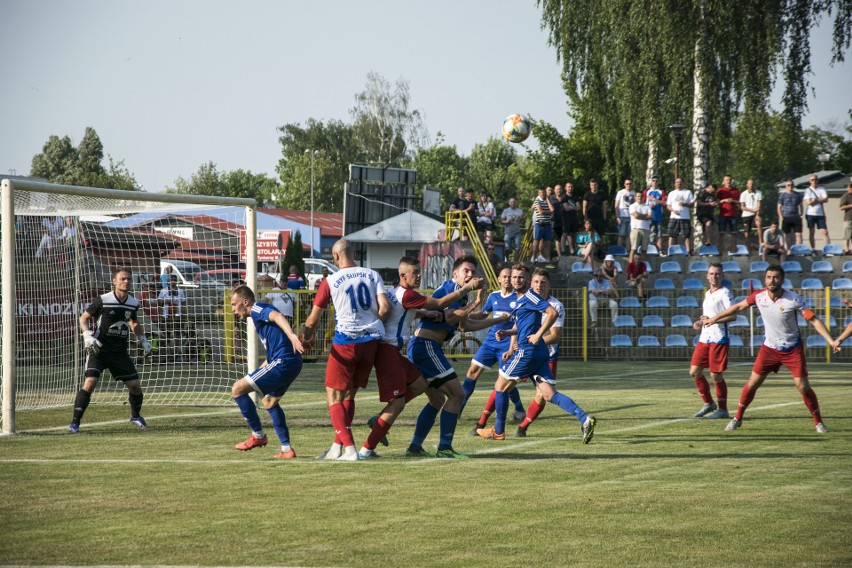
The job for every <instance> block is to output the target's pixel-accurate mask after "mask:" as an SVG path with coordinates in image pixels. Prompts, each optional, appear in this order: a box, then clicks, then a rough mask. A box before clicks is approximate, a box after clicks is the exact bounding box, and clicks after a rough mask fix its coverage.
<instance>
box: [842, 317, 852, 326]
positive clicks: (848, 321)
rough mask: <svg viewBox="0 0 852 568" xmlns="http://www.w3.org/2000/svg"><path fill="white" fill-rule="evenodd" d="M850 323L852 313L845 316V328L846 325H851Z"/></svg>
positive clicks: (851, 321)
mask: <svg viewBox="0 0 852 568" xmlns="http://www.w3.org/2000/svg"><path fill="white" fill-rule="evenodd" d="M850 323H852V315H848V316H846V317H845V318H843V328H844V329H845V328H846V326H847V325H849V324H850Z"/></svg>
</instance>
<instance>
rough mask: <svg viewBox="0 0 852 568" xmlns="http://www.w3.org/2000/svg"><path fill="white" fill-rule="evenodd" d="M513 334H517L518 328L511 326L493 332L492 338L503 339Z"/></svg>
mask: <svg viewBox="0 0 852 568" xmlns="http://www.w3.org/2000/svg"><path fill="white" fill-rule="evenodd" d="M513 335H518V328H517V327H512V329H498V330H497V332H496V333H495V334H494V338H495V339H496V340H497V341H503V340H504V339H506V338H507V337H511V336H513Z"/></svg>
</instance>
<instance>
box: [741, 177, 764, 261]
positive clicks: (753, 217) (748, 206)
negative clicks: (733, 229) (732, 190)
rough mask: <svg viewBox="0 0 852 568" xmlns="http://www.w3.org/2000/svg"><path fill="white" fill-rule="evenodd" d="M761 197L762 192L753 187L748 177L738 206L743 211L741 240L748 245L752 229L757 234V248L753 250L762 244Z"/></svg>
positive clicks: (751, 180)
mask: <svg viewBox="0 0 852 568" xmlns="http://www.w3.org/2000/svg"><path fill="white" fill-rule="evenodd" d="M762 199H763V193H761V192H760V190H757V189H755V188H754V180H753V179H748V180H747V181H746V187H745V191H744V192H742V193H741V194H740V208H741V209H742V211H743V212H742V217H743V242H744V243H745V245H746V246H748V245H749V242H748V240H749V236H750V235H751V232H752V231H754V233H755V235H756V236H757V248H755V250H760V247H762V246H763V232H762V231H761V230H760V229H761V228H762V227H761V223H760V201H761V200H762ZM753 248H754V247H753Z"/></svg>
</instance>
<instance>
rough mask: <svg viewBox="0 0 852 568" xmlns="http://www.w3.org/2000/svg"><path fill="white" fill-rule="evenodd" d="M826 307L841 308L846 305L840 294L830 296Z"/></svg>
mask: <svg viewBox="0 0 852 568" xmlns="http://www.w3.org/2000/svg"><path fill="white" fill-rule="evenodd" d="M828 307H830V308H843V307H846V305H845V304H844V303H843V300H841V299H840V296H831V297H830V298H829V299H828Z"/></svg>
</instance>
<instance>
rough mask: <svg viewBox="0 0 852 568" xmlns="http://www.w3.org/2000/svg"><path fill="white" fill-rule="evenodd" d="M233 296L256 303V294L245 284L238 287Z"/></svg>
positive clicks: (232, 293)
mask: <svg viewBox="0 0 852 568" xmlns="http://www.w3.org/2000/svg"><path fill="white" fill-rule="evenodd" d="M231 295H232V296H239V297H240V298H243V299H244V300H251V301H252V302H254V292H252V291H251V288H249V287H248V286H246V285H245V284H242V285H240V286H237V288H236V290H234V291H233V292H231Z"/></svg>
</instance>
